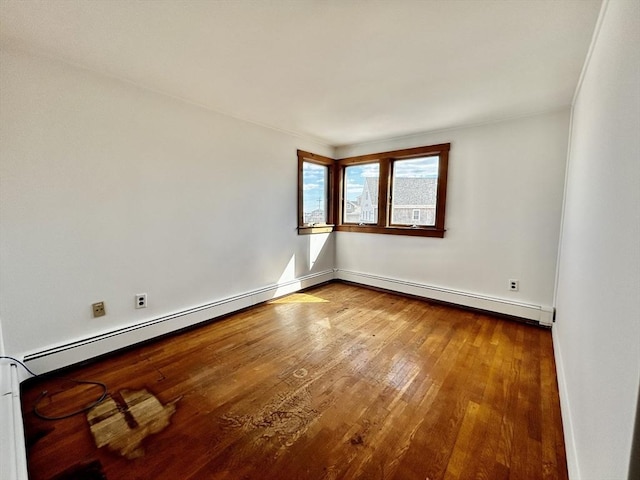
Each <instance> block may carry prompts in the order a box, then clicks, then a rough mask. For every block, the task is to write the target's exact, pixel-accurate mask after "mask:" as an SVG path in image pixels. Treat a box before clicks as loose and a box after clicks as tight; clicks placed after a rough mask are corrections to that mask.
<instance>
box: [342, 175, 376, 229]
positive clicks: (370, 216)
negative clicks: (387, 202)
mask: <svg viewBox="0 0 640 480" xmlns="http://www.w3.org/2000/svg"><path fill="white" fill-rule="evenodd" d="M379 178H380V165H378V164H377V163H368V164H364V165H351V166H348V167H345V169H344V182H343V189H344V191H343V198H344V199H345V206H344V209H343V214H342V222H343V223H355V224H365V223H368V224H376V223H378V183H379V182H378V180H379Z"/></svg>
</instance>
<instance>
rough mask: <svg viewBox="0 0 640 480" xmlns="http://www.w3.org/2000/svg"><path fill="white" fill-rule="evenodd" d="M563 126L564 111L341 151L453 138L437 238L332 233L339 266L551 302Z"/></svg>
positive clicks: (563, 156)
mask: <svg viewBox="0 0 640 480" xmlns="http://www.w3.org/2000/svg"><path fill="white" fill-rule="evenodd" d="M568 124H569V110H568V108H567V109H564V110H562V111H557V112H551V113H547V114H542V115H536V116H532V117H527V118H520V119H514V120H510V121H505V122H501V123H494V124H487V125H482V126H477V127H470V128H464V129H459V130H451V131H444V132H439V133H433V134H425V135H419V136H412V137H406V138H400V139H395V140H392V141H386V142H377V143H369V144H363V145H358V146H355V147H341V148H339V149H338V154H337V155H338V157H341V158H343V157H347V156H352V155H361V154H365V153H371V152H383V151H388V150H395V149H400V148H408V147H413V146H418V145H431V144H437V143H445V142H451V152H450V155H449V182H448V187H447V213H446V229H447V232H446V234H445V238H444V239H438V238H423V237H403V236H396V235H372V234H358V233H343V232H339V233H338V234H337V242H336V251H337V266H338V268H339V269H341V270H342V269H344V270H349V271H356V272H363V273H367V274H373V275H379V276H382V277H388V278H392V279H400V280H405V281H410V282H416V283H419V284H424V285H431V286H436V287H439V288H446V289H450V290H453V291H457V292H462V293H471V294H478V295H483V296H488V297H492V298H496V299H504V300H507V301H515V302H523V303H529V304H533V305H538V306H546V307H550V306H551V305H552V304H553V286H554V277H555V266H556V253H557V245H558V234H559V227H560V214H561V205H562V190H563V181H564V170H565V162H566V150H567V138H568ZM511 278H513V279H519V280H520V291H519V292H510V291H508V288H507V282H508V279H511Z"/></svg>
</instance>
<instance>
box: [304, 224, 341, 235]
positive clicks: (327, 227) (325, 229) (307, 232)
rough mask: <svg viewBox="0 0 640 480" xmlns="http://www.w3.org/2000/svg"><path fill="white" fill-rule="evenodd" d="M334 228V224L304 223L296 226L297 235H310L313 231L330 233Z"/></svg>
mask: <svg viewBox="0 0 640 480" xmlns="http://www.w3.org/2000/svg"><path fill="white" fill-rule="evenodd" d="M334 229H335V226H334V225H304V226H302V227H298V235H312V234H314V233H331V232H333V230H334Z"/></svg>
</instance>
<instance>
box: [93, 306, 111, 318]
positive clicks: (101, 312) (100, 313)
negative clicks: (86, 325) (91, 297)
mask: <svg viewBox="0 0 640 480" xmlns="http://www.w3.org/2000/svg"><path fill="white" fill-rule="evenodd" d="M91 307H92V308H93V316H94V318H97V317H104V316H105V315H106V314H107V311H106V310H105V308H104V302H96V303H94V304H92V305H91Z"/></svg>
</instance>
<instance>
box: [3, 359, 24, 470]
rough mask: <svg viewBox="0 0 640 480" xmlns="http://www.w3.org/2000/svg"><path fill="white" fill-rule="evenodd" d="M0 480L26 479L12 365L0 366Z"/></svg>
mask: <svg viewBox="0 0 640 480" xmlns="http://www.w3.org/2000/svg"><path fill="white" fill-rule="evenodd" d="M0 432H2V433H1V434H0V465H1V467H0V480H27V453H26V450H25V445H24V427H23V424H22V409H21V406H20V384H19V382H18V372H17V367H16V366H15V365H11V364H10V363H9V362H8V361H6V360H3V361H2V363H1V364H0Z"/></svg>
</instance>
